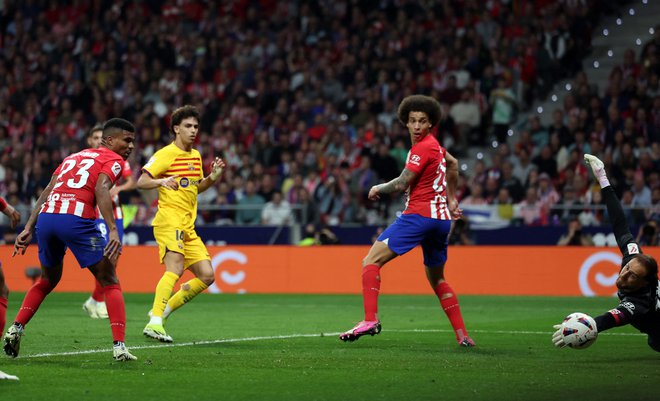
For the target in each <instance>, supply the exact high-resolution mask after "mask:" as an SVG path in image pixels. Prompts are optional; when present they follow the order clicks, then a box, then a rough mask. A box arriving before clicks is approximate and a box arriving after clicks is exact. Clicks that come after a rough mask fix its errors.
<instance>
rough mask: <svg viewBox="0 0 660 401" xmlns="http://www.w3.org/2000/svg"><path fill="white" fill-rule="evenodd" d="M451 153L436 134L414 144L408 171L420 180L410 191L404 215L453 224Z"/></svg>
mask: <svg viewBox="0 0 660 401" xmlns="http://www.w3.org/2000/svg"><path fill="white" fill-rule="evenodd" d="M446 153H447V150H445V148H443V147H442V146H440V144H439V143H438V140H437V139H435V137H434V136H433V135H432V134H428V135H426V137H424V139H422V140H421V141H419V142H418V143H416V144H414V145H413V146H412V148H410V151H409V152H408V157H407V159H406V167H405V168H407V169H408V170H410V171H412V172H413V173H415V175H416V176H417V178H416V180H415V181H414V182H413V183H411V184H410V188H408V199H407V201H406V210H404V211H403V214H418V215H420V216H424V217H430V218H432V219H438V220H451V219H452V218H451V213H449V208H448V206H447V179H446V175H447V160H446V159H445V154H446Z"/></svg>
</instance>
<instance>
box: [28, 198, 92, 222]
mask: <svg viewBox="0 0 660 401" xmlns="http://www.w3.org/2000/svg"><path fill="white" fill-rule="evenodd" d="M39 213H53V214H72V215H74V216H78V217H82V218H86V219H93V218H94V217H95V216H96V213H95V211H94V208H93V207H91V206H89V205H87V204H85V203H83V202H80V201H68V200H66V199H65V200H60V201H49V202H45V203H44V204H43V205H42V206H41V210H40V211H39Z"/></svg>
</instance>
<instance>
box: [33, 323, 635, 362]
mask: <svg viewBox="0 0 660 401" xmlns="http://www.w3.org/2000/svg"><path fill="white" fill-rule="evenodd" d="M387 332H393V333H453V332H454V331H453V330H446V329H408V330H396V329H387ZM470 332H471V333H483V334H510V335H519V334H535V335H552V332H547V331H524V330H523V331H507V330H470ZM339 334H341V333H339V332H337V333H316V334H287V335H279V336H262V337H244V338H225V339H221V340H203V341H192V342H186V343H175V344H154V345H136V346H131V347H128V348H129V350H131V351H132V350H140V349H154V348H171V347H189V346H194V345H209V344H224V343H236V342H243V341H264V340H287V339H291V338H311V337H333V336H338V335H339ZM604 335H610V336H644V335H645V334H642V333H604ZM101 352H112V349H108V348H104V349H90V350H82V351H69V352H49V353H43V354H32V355H25V356H21V358H48V357H52V356H76V355H86V354H98V353H101Z"/></svg>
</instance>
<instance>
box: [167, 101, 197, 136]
mask: <svg viewBox="0 0 660 401" xmlns="http://www.w3.org/2000/svg"><path fill="white" fill-rule="evenodd" d="M190 117H193V118H195V119H197V121H199V110H197V107H195V106H191V105H189V104H187V105H185V106H181V107H179V108H178V109H176V110H174V112H172V118H171V119H170V133H171V134H172V135H176V132H174V126H175V125H179V124H181V121H183V120H185V119H186V118H190Z"/></svg>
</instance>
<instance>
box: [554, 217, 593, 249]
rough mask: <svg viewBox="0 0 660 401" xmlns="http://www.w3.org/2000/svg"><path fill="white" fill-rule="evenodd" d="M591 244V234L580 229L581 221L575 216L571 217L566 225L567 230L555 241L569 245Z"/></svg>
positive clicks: (558, 243)
mask: <svg viewBox="0 0 660 401" xmlns="http://www.w3.org/2000/svg"><path fill="white" fill-rule="evenodd" d="M593 244H594V242H593V240H592V239H591V235H589V234H587V233H585V232H584V231H582V223H580V219H578V218H577V217H573V218H571V220H570V221H569V222H568V225H567V232H566V233H565V234H564V235H562V236H561V237H560V238H559V241H558V242H557V245H571V246H591V245H593Z"/></svg>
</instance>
